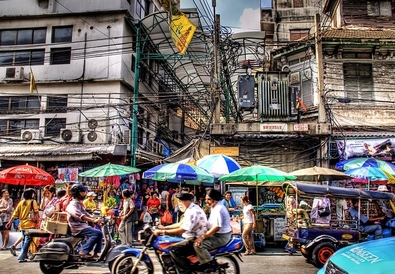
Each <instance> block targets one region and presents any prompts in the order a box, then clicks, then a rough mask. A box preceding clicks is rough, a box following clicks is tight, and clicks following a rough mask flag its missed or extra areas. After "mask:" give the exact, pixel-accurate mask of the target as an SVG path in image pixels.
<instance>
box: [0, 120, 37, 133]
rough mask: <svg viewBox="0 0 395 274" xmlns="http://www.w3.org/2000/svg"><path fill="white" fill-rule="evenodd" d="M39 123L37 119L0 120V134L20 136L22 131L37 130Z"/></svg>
mask: <svg viewBox="0 0 395 274" xmlns="http://www.w3.org/2000/svg"><path fill="white" fill-rule="evenodd" d="M39 123H40V120H39V119H26V120H24V119H22V120H0V134H1V135H6V136H20V135H21V130H22V129H38V128H39Z"/></svg>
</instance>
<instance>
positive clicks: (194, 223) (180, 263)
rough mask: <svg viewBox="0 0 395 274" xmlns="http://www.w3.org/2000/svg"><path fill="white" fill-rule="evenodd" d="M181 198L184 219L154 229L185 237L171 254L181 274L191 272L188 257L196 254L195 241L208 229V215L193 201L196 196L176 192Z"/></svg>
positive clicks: (165, 233) (157, 233)
mask: <svg viewBox="0 0 395 274" xmlns="http://www.w3.org/2000/svg"><path fill="white" fill-rule="evenodd" d="M176 195H177V198H178V200H179V202H178V203H179V208H180V210H181V211H182V212H184V217H183V218H182V220H181V221H180V222H178V223H176V224H172V225H168V226H162V225H160V226H158V228H159V229H160V230H156V231H154V234H155V235H156V236H157V235H160V234H162V235H181V234H182V237H183V238H184V239H185V240H184V241H182V242H179V243H177V244H176V245H174V246H172V248H171V250H170V255H171V256H172V259H173V261H174V262H175V264H176V267H177V270H178V273H179V274H189V273H191V270H190V269H189V266H190V263H189V260H188V259H187V257H188V256H189V255H192V254H194V249H193V243H194V241H195V239H196V238H198V237H200V236H202V235H203V234H204V233H205V232H206V231H207V217H206V214H205V213H204V211H203V209H202V208H201V207H200V206H198V205H197V204H195V203H193V202H192V200H193V198H194V196H193V195H192V194H190V193H188V192H187V191H184V190H183V191H181V192H180V193H178V194H176Z"/></svg>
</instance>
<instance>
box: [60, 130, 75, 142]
mask: <svg viewBox="0 0 395 274" xmlns="http://www.w3.org/2000/svg"><path fill="white" fill-rule="evenodd" d="M61 138H62V140H64V141H70V140H71V138H73V132H72V131H71V130H70V129H65V130H63V131H62V134H61Z"/></svg>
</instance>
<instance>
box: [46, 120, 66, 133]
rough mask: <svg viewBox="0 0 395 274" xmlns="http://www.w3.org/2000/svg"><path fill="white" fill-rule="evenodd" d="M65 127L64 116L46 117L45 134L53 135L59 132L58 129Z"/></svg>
mask: <svg viewBox="0 0 395 274" xmlns="http://www.w3.org/2000/svg"><path fill="white" fill-rule="evenodd" d="M62 128H66V118H46V119H45V135H46V136H55V135H59V134H60V129H62Z"/></svg>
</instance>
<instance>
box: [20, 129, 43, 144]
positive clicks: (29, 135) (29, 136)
mask: <svg viewBox="0 0 395 274" xmlns="http://www.w3.org/2000/svg"><path fill="white" fill-rule="evenodd" d="M21 140H22V141H25V142H35V143H38V142H39V143H41V142H42V134H41V130H39V129H24V130H21Z"/></svg>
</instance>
